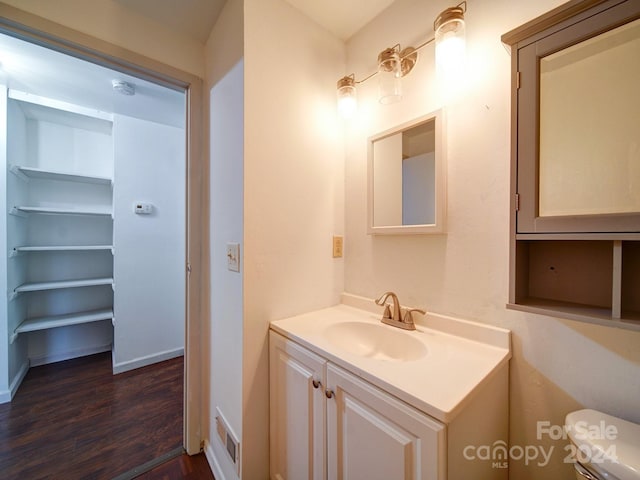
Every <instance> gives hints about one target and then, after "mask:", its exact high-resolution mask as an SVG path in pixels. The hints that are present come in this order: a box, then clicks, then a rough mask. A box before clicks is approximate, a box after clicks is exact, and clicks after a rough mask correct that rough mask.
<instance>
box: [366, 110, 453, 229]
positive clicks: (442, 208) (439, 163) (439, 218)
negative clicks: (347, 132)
mask: <svg viewBox="0 0 640 480" xmlns="http://www.w3.org/2000/svg"><path fill="white" fill-rule="evenodd" d="M429 120H435V170H436V171H435V192H434V195H435V212H434V213H435V223H432V224H424V225H389V226H375V225H374V224H373V209H374V200H373V185H374V183H373V143H374V142H375V141H377V140H381V139H383V138H386V137H389V136H391V135H395V134H397V133H399V132H403V131H405V130H408V129H410V128H412V127H415V126H417V125H419V124H421V123H424V122H427V121H429ZM446 159H447V155H446V135H445V118H444V110H443V109H439V110H436V111H434V112H431V113H428V114H426V115H423V116H421V117H418V118H415V119H413V120H410V121H408V122H405V123H403V124H400V125H397V126H395V127H393V128H391V129H389V130H385V131H384V132H381V133H378V134H377V135H373V136H371V137H369V138H368V139H367V234H369V235H413V234H442V233H445V231H446V212H447V163H446Z"/></svg>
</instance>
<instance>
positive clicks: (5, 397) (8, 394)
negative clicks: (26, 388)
mask: <svg viewBox="0 0 640 480" xmlns="http://www.w3.org/2000/svg"><path fill="white" fill-rule="evenodd" d="M28 371H29V361H28V360H27V361H26V362H24V363H23V364H22V366H21V367H20V370H18V373H17V374H16V376H15V377H14V378H13V382H11V385H9V390H3V391H1V392H0V403H7V402H10V401H11V400H12V399H13V397H14V396H15V394H16V392H17V391H18V387H19V386H20V384H21V383H22V380H24V377H25V375H26V374H27V372H28Z"/></svg>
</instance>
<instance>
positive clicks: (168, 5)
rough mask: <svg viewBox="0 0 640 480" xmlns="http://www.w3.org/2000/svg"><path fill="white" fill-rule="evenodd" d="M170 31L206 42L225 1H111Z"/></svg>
mask: <svg viewBox="0 0 640 480" xmlns="http://www.w3.org/2000/svg"><path fill="white" fill-rule="evenodd" d="M113 1H114V2H116V3H119V4H120V5H122V6H124V7H126V8H129V9H131V10H133V11H134V12H136V13H139V14H140V15H143V16H145V17H148V18H151V19H153V20H155V21H157V22H158V23H160V24H162V25H165V26H167V27H169V28H171V29H172V30H177V31H179V32H181V33H183V34H185V35H187V36H190V37H193V38H195V39H197V40H198V41H199V42H200V43H203V44H204V43H206V41H207V39H208V38H209V32H211V28H212V27H213V25H214V24H215V23H216V20H217V19H218V16H219V15H220V11H221V10H222V7H223V6H224V4H225V2H226V0H113Z"/></svg>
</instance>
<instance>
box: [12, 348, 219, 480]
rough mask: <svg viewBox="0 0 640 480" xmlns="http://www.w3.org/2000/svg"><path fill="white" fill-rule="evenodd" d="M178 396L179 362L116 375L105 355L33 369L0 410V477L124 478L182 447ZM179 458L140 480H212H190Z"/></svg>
mask: <svg viewBox="0 0 640 480" xmlns="http://www.w3.org/2000/svg"><path fill="white" fill-rule="evenodd" d="M182 392H183V359H182V358H176V359H173V360H168V361H166V362H162V363H159V364H156V365H151V366H148V367H144V368H140V369H137V370H133V371H130V372H126V373H123V374H120V375H115V376H114V375H112V374H111V354H110V353H105V354H99V355H92V356H89V357H84V358H79V359H74V360H68V361H66V362H59V363H55V364H50V365H44V366H41V367H35V368H32V369H30V370H29V372H28V374H27V376H26V378H25V380H24V382H23V383H22V385H21V386H20V389H19V390H18V392H17V394H16V396H15V398H14V399H13V402H12V403H7V404H3V405H0V472H1V473H0V477H1V478H2V479H6V480H9V479H16V480H18V479H19V480H38V479H56V480H57V479H64V480H74V479H78V480H80V479H91V480H100V479H111V478H113V477H116V476H118V475H121V474H123V473H125V472H128V471H130V470H132V469H133V468H135V467H136V466H138V465H141V464H144V463H146V462H149V461H151V460H153V459H155V458H157V457H160V456H161V455H163V454H166V453H167V452H170V451H172V450H175V449H176V448H178V447H180V446H181V445H182V399H183V393H182ZM184 457H186V458H184V459H183V458H182V457H178V458H177V459H175V460H173V461H172V462H169V463H168V464H166V465H161V466H160V467H156V469H154V471H158V472H160V473H158V475H160V476H146V477H142V478H146V479H147V480H152V479H164V478H171V479H180V478H213V476H210V477H206V476H197V477H196V476H189V475H191V473H192V471H195V469H196V468H200V467H194V465H195V464H196V463H197V462H198V460H196V459H193V460H191V459H189V457H188V456H184ZM170 464H173V465H174V466H171V465H170ZM205 464H206V459H205ZM176 465H177V466H176ZM198 465H199V464H198ZM162 467H164V468H166V469H167V470H166V471H167V472H168V473H163V472H162V470H160V469H161V468H162ZM206 467H207V469H206V470H207V471H208V465H207V466H206ZM172 468H178V469H179V471H183V472H184V476H179V475H178V474H177V473H175V472H177V471H178V470H170V469H172ZM152 472H153V471H152ZM152 472H150V473H149V474H145V475H150V474H152ZM208 474H209V475H211V473H210V472H208ZM163 475H169V476H163ZM198 475H200V473H198ZM203 475H204V474H203Z"/></svg>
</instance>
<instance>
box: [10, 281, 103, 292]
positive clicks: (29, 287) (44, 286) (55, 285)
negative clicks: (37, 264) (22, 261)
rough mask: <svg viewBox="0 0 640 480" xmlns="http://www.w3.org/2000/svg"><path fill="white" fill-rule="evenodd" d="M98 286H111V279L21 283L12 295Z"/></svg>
mask: <svg viewBox="0 0 640 480" xmlns="http://www.w3.org/2000/svg"><path fill="white" fill-rule="evenodd" d="M99 285H113V278H86V279H83V280H63V281H57V282H34V283H23V284H22V285H20V286H19V287H16V288H15V289H14V293H22V292H38V291H42V290H59V289H63V288H79V287H95V286H99Z"/></svg>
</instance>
